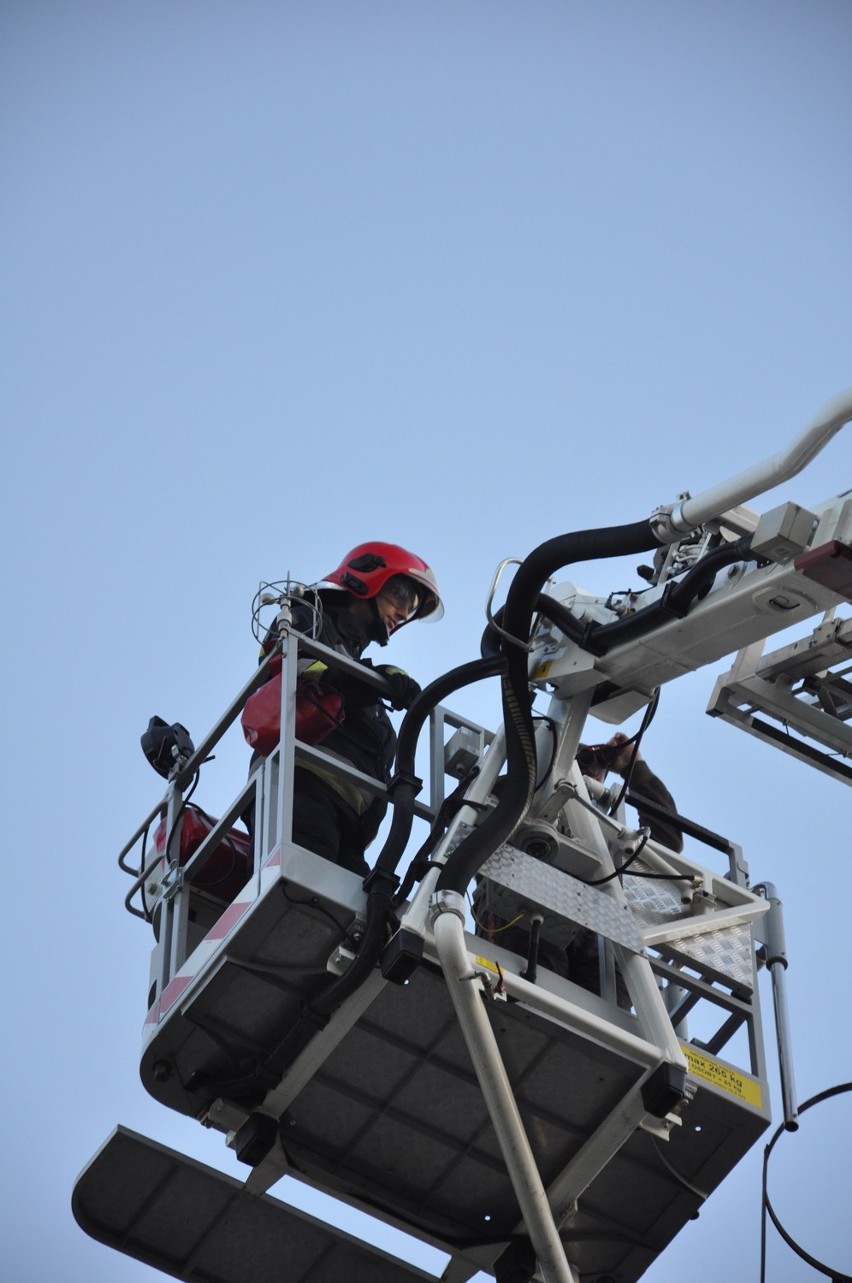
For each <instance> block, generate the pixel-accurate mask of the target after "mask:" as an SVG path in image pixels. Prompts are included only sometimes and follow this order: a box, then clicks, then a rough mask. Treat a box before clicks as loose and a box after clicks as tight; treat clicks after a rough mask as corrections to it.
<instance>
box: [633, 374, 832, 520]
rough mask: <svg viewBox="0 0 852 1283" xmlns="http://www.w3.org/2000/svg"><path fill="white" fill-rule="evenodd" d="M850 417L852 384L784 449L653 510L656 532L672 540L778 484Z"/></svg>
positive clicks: (804, 461)
mask: <svg viewBox="0 0 852 1283" xmlns="http://www.w3.org/2000/svg"><path fill="white" fill-rule="evenodd" d="M850 419H852V388H850V389H848V390H847V391H846V392H842V393H841V394H840V396H836V397H834V399H833V400H831V401H829V402H828V403H827V404H826V405H824V406H823V408H822V410H820V412H819V414H817V415H816V417H815V418H813V419H812V420H811V422H810V423H809V424H808V426H807V427H806V428H805V430H804V431H803V432H802V433H800V434H799V436H798V437H796V439H795V440H794V441H793V442H792V443H791V444H790V445H789V446H788V447H787V448H786V449H785V450H781V451H779V453H778V454H775V455H772V456H771V458H769V459H764V461H763V463H757V464H755V465H754V467H752V468H748V469H747V470H746V471H745V472H741V473H739V474H738V475H737V476H736V477H732V478H731V479H730V480H729V481H723V482H721V484H720V485H717V486H713V487H712V488H711V489H710V490H705V491H703V493H701V494H699V495H696V496H695V497H694V498H690V499H683V500H681V501H680V502H679V503H677V504H675V505H674V506H673V507H672V509H671V510H670V511H668V512H666V511H662V512H658V513H655V514H654V516H653V517H652V518H651V524H652V526H653V528H654V532H655V534H656V535H657V536H658V538H660V539H661V540H662V541H663V542H664V543H674V542H676V540H678V539H679V538H680V537H681V535H683V534H686V533H687V532H688V531H690V530H696V529H697V528H698V527H699V526H703V525H704V524H705V522H707V521H712V520H713V518H714V517H719V516H721V514H722V513H723V512H727V511H728V509H729V508H735V507H736V506H737V504H740V503H744V502H745V501H746V500H747V499H753V498H755V496H756V495H759V494H763V493H764V491H766V490H771V489H772V488H773V487H774V486H778V485H780V484H781V483H782V481H786V480H787V479H788V478H789V477H793V476H795V475H796V473H797V472H801V470H802V468H804V466H805V464H807V463H810V461H811V459H813V457H814V456H815V455H816V454H818V453H819V451H820V450H821V449H822V448H823V446H824V445H825V444H826V442H827V441H829V440H830V439H831V438H832V437H833V436H834V434H835V432H837V431H839V429H840V428H842V427H843V425H844V424H845V423H848V422H849V420H850Z"/></svg>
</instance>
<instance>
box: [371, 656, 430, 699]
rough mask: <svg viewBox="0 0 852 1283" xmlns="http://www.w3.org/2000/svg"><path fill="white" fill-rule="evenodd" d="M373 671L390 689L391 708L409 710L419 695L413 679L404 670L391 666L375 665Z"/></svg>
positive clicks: (418, 689) (418, 688)
mask: <svg viewBox="0 0 852 1283" xmlns="http://www.w3.org/2000/svg"><path fill="white" fill-rule="evenodd" d="M375 671H376V672H377V673H381V675H382V677H384V679H385V681H386V682H387V684H388V686H389V687H390V695H389V699H390V702H391V708H397V709H399V708H410V707H411V705H412V704H413V703H414V701H415V699H416V698H417V696H418V695H419V694H420V687H419V686H418V684H417V682H416V681H415V680H414V678H413V677H409V676H408V673H407V672H406V671H405V669H404V668H394V666H393V664H377V665H376V668H375Z"/></svg>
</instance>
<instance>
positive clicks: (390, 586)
mask: <svg viewBox="0 0 852 1283" xmlns="http://www.w3.org/2000/svg"><path fill="white" fill-rule="evenodd" d="M419 605H420V597H419V595H418V593H417V589H416V588H415V586H414V584H413V583H412V581H411V580H410V579H406V578H405V576H404V575H394V577H393V578H392V579H389V580H388V581H387V583H386V584H385V586H384V587H383V588H382V590H381V592H380V593H378V595H377V596H376V606H377V608H378V612H379V615H380V616H381V619H382V622H383V623H384V625H385V627H386V628H387V630H388V637H390V635H391V633H393V632H396V630H397V628H400V627H401V626H402V625H403V624H405V623H407V622H408V620H409V619H411V618H412V617H413V616H414V615H415V614H416V613H417V608H418V606H419Z"/></svg>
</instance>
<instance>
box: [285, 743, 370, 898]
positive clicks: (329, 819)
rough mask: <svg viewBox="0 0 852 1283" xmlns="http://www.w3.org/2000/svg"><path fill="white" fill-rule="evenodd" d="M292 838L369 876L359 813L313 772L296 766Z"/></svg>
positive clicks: (344, 866) (358, 872)
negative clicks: (352, 809)
mask: <svg viewBox="0 0 852 1283" xmlns="http://www.w3.org/2000/svg"><path fill="white" fill-rule="evenodd" d="M293 841H294V842H295V843H296V844H297V845H298V846H303V847H305V848H306V849H307V850H308V851H314V852H315V853H316V854H317V855H321V856H323V858H324V859H326V860H331V862H332V863H333V864H338V865H340V867H341V868H344V869H349V870H350V871H351V872H352V873H357V874H359V875H360V876H361V877H366V875H367V874H368V873H369V871H370V866H369V865H368V864H367V861H366V860H365V859H364V841H363V838H362V836H361V833H360V826H359V823H358V816H357V815H356V814H355V812H354V811H350V809H349V807H348V806H347V805H346V803H345V802H344V801H343V799H342V798H341V797H339V796H338V794H337V793H335V791H334V789H332V788H330V787H329V786H328V785H327V784H325V783H324V782H323V781H322V780H321V779H318V777H317V776H316V775H314V774H313V773H312V772H311V771H304V770H299V769H298V768H297V769H296V772H295V777H294V794H293Z"/></svg>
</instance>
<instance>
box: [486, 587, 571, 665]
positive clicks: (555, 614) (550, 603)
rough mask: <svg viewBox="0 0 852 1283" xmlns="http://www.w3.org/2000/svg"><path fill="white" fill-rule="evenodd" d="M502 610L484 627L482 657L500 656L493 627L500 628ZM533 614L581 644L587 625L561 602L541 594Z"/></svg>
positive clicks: (498, 643)
mask: <svg viewBox="0 0 852 1283" xmlns="http://www.w3.org/2000/svg"><path fill="white" fill-rule="evenodd" d="M504 610H505V606H501V607H500V609H499V610H498V611H496V613H495V614H494V616H493V617H492V619H491V620H489V622H488V623H487V624H486V626H485V631H484V632H483V634H482V640H481V641H480V643H479V649H480V654H481V655H482V656H483V657H491V656H494V655H499V654H500V634H499V632H498V631H497V628H495V627H494V625H495V624H497V625H498V626H502V621H503V612H504ZM534 613H535V614H539V615H544V616H545V618H546V619H549V620H550V621H551V622H552V623H554V624H556V625H557V627H558V628H560V629H561V630H562V632H563V633H564V634H565V636H566V637H570V638H571V640H572V641H575V642H577V643H578V644H579V645H582V644H583V639H584V638H585V636H586V634H587V632H588V625H586V624H584V623H583V622H582V620H580V619H578V618H577V616H576V615H572V614H571V611H570V610H569V609H568V607H567V606H563V604H562V602H561V601H557V600H556V599H555V598H554V597H548V596H547V594H546V593H541V594H540V595H539V597H538V600H537V601H536V604H535V611H534Z"/></svg>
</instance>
